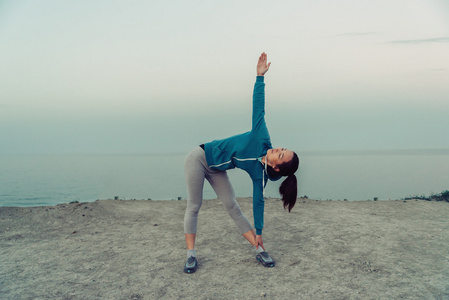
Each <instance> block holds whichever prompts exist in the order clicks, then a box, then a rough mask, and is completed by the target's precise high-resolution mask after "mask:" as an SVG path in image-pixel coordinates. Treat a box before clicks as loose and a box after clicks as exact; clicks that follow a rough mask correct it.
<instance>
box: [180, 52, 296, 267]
mask: <svg viewBox="0 0 449 300" xmlns="http://www.w3.org/2000/svg"><path fill="white" fill-rule="evenodd" d="M270 65H271V63H268V64H267V55H266V54H265V53H262V54H261V55H260V57H259V61H258V63H257V77H256V83H255V86H254V93H253V112H252V129H251V131H249V132H246V133H243V134H240V135H236V136H232V137H230V138H227V139H223V140H214V141H212V142H210V143H206V144H203V145H200V146H199V147H197V148H196V149H194V150H192V152H190V154H189V155H188V156H187V157H186V161H185V175H186V183H187V193H188V198H187V208H186V213H185V218H184V232H185V239H186V245H187V262H186V264H185V265H184V272H185V273H194V272H195V271H196V269H197V267H198V260H197V258H196V253H195V238H196V231H197V218H198V212H199V210H200V207H201V203H202V200H203V185H204V179H207V180H208V181H209V183H210V184H211V186H212V188H213V189H214V191H215V192H216V194H217V196H218V198H219V199H220V200H221V201H222V203H223V204H224V206H225V208H226V210H227V211H228V214H229V215H230V216H231V218H232V219H233V220H234V222H235V223H236V225H237V227H238V228H239V230H240V232H241V233H242V235H243V236H244V237H245V238H246V239H247V240H248V241H249V242H250V243H251V244H252V245H253V246H254V247H255V249H256V259H257V260H258V261H260V262H261V263H262V264H263V265H264V266H265V267H274V265H275V261H274V260H273V259H272V258H271V257H270V256H269V255H268V253H267V252H265V247H264V246H263V241H262V229H263V212H264V197H263V191H264V188H265V186H266V184H267V181H268V179H270V180H278V179H280V178H281V177H282V176H288V177H287V179H285V181H284V182H283V183H282V184H281V186H280V188H279V192H280V193H281V195H282V201H283V204H284V208H288V211H291V209H292V208H293V206H294V205H295V202H296V195H297V182H296V176H295V175H294V173H295V172H296V170H297V169H298V165H299V159H298V156H297V155H296V153H294V152H293V151H290V150H287V149H285V148H276V149H273V148H272V146H271V142H270V136H269V134H268V129H267V126H266V124H265V119H264V115H265V84H264V75H265V73H266V72H267V71H268V69H269V68H270ZM235 167H237V168H240V169H243V170H245V171H246V172H247V173H248V174H249V176H250V177H251V179H252V182H253V215H254V227H255V228H256V233H254V231H253V229H252V226H251V224H250V223H249V221H248V219H247V218H246V217H245V215H244V214H243V213H242V211H241V209H240V207H239V205H238V203H237V201H236V199H235V195H234V190H233V188H232V186H231V183H230V181H229V178H228V176H227V173H226V170H228V169H233V168H235Z"/></svg>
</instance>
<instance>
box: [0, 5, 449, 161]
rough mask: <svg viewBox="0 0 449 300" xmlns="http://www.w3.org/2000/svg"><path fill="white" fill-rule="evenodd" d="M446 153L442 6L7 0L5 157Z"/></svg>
mask: <svg viewBox="0 0 449 300" xmlns="http://www.w3.org/2000/svg"><path fill="white" fill-rule="evenodd" d="M262 52H266V53H267V55H268V60H269V61H270V62H272V64H271V68H270V70H269V71H268V73H267V74H266V76H265V82H266V121H267V125H268V128H269V131H270V134H271V138H272V143H273V146H275V147H278V146H281V147H288V148H290V149H293V150H296V151H297V152H301V151H336V150H337V151H340V150H389V149H429V148H437V149H445V148H449V138H448V136H449V135H448V133H449V117H448V113H449V101H448V99H449V97H448V95H449V55H448V53H449V4H448V2H447V1H444V0H378V1H368V0H341V1H323V0H316V1H298V0H291V1H290V0H288V1H282V0H281V1H276V3H275V1H265V0H262V1H260V0H259V1H211V0H207V1H206V0H204V1H198V0H193V1H179V0H178V1H153V0H149V1H148V0H146V1H140V0H135V1H105V0H97V1H55V0H53V1H50V0H41V1H31V0H23V1H22V0H18V1H5V0H1V1H0V154H16V153H18V154H46V153H50V154H59V153H64V154H65V153H70V154H77V153H93V154H110V153H112V154H142V153H183V152H187V151H189V150H190V149H192V148H193V147H195V146H196V145H198V144H200V143H204V142H208V141H211V140H213V139H218V138H225V137H228V136H231V135H234V134H238V133H243V132H245V131H248V130H249V129H250V128H251V99H252V89H253V85H254V82H255V75H256V73H255V72H256V71H255V70H256V63H257V59H258V56H259V55H260V53H262Z"/></svg>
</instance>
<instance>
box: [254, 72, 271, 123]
mask: <svg viewBox="0 0 449 300" xmlns="http://www.w3.org/2000/svg"><path fill="white" fill-rule="evenodd" d="M251 130H252V131H259V130H267V125H266V124H265V83H264V77H263V76H257V77H256V83H255V84H254V91H253V120H252V129H251Z"/></svg>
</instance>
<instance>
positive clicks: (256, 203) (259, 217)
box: [253, 180, 265, 235]
mask: <svg viewBox="0 0 449 300" xmlns="http://www.w3.org/2000/svg"><path fill="white" fill-rule="evenodd" d="M264 207H265V200H264V198H263V188H262V180H253V216H254V227H255V228H256V234H257V235H261V234H262V229H263V211H264Z"/></svg>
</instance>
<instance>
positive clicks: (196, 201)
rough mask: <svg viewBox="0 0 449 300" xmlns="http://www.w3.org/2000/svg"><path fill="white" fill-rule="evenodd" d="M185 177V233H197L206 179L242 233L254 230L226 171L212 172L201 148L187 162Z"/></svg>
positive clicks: (188, 157)
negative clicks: (241, 207) (236, 198)
mask: <svg viewBox="0 0 449 300" xmlns="http://www.w3.org/2000/svg"><path fill="white" fill-rule="evenodd" d="M185 176H186V183H187V208H186V214H185V216H184V233H196V227H197V222H198V212H199V211H200V208H201V204H202V203H203V186H204V179H207V181H209V183H210V185H211V186H212V188H213V189H214V191H215V193H216V194H217V196H218V199H220V201H221V202H222V203H223V205H224V206H225V208H226V210H227V211H228V214H229V215H230V216H231V218H232V219H233V220H234V222H235V224H236V225H237V227H238V228H239V230H240V233H242V234H243V233H245V232H248V231H250V230H251V229H252V227H251V224H250V223H249V221H248V219H247V218H246V217H245V215H244V214H243V212H242V210H241V209H240V206H239V204H238V203H237V201H236V200H235V194H234V189H233V188H232V185H231V182H230V181H229V178H228V174H227V173H226V171H217V170H212V169H211V168H209V166H208V165H207V161H206V154H205V153H204V150H203V149H201V148H200V147H198V148H195V149H193V150H192V151H191V152H190V153H189V155H187V157H186V160H185Z"/></svg>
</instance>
